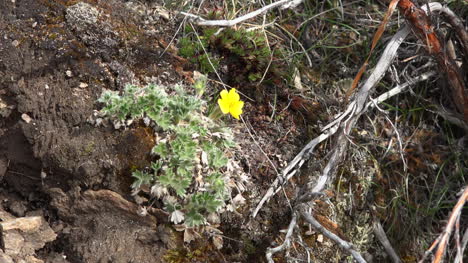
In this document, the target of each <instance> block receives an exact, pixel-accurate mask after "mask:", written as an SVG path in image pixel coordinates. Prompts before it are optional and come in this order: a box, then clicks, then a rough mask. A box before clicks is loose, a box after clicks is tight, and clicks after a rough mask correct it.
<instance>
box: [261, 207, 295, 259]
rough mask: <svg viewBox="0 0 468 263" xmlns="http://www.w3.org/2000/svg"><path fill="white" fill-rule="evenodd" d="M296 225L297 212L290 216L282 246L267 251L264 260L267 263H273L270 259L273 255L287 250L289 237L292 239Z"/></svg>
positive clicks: (289, 243) (289, 241)
mask: <svg viewBox="0 0 468 263" xmlns="http://www.w3.org/2000/svg"><path fill="white" fill-rule="evenodd" d="M296 224H297V212H294V213H293V215H292V219H291V222H290V223H289V227H288V231H287V232H286V237H285V238H284V242H283V244H281V245H279V246H277V247H274V248H268V249H267V252H266V258H267V260H268V263H274V261H273V258H272V256H273V254H274V253H278V252H279V251H282V250H284V249H288V248H289V247H290V246H291V237H292V234H293V233H294V228H295V227H296Z"/></svg>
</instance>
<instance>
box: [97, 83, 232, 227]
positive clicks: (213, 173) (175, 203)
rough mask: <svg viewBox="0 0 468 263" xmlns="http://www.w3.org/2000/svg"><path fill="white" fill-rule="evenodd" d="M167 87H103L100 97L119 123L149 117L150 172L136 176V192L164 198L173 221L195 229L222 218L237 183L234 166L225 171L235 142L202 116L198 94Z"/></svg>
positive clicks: (200, 89)
mask: <svg viewBox="0 0 468 263" xmlns="http://www.w3.org/2000/svg"><path fill="white" fill-rule="evenodd" d="M203 85H204V82H203V81H202V82H197V83H196V84H195V89H196V91H197V93H198V94H199V95H200V94H202V93H203V87H202V86H203ZM166 89H168V90H167V91H166V90H165V88H164V87H162V86H158V85H148V86H146V87H142V88H140V87H137V86H133V85H128V86H127V87H126V88H125V89H124V91H123V93H122V94H119V93H118V92H115V91H105V92H104V93H103V94H102V96H101V98H100V99H99V102H102V103H104V104H105V106H104V108H103V109H102V111H101V112H102V113H104V114H105V115H107V116H109V117H111V118H116V119H118V120H119V121H125V120H127V119H138V118H146V119H149V120H151V123H152V126H153V127H154V129H155V131H156V134H157V135H156V145H155V146H154V147H153V149H152V154H154V156H155V158H154V161H153V162H152V163H151V167H150V169H148V170H149V171H150V172H148V171H135V172H133V174H132V176H133V177H134V178H135V181H134V183H133V184H132V188H133V189H134V190H135V191H140V190H142V189H145V188H146V189H149V190H148V192H149V193H150V194H151V195H152V196H153V197H154V198H158V199H161V200H163V202H164V204H165V207H164V208H165V210H166V211H167V212H169V213H170V219H171V221H172V222H173V223H175V224H179V223H184V225H185V226H187V227H196V226H200V225H204V224H207V223H210V221H218V222H219V213H220V211H221V210H222V209H223V207H224V206H225V205H226V202H225V201H226V200H227V199H228V197H230V194H231V186H230V185H232V182H233V181H235V180H233V179H232V178H231V176H232V175H233V171H232V170H233V169H230V170H229V169H227V166H228V164H230V160H229V158H228V157H227V155H226V152H227V150H228V149H229V148H231V147H233V146H234V145H235V144H234V142H233V139H232V135H231V132H230V130H228V129H224V128H220V127H219V126H218V125H216V123H214V121H213V120H211V119H209V118H208V117H206V116H205V115H204V109H205V108H206V107H205V106H206V105H205V103H204V101H202V100H201V99H200V98H199V96H195V95H191V94H189V93H188V92H187V91H185V90H184V89H183V87H181V86H175V87H173V88H172V89H169V88H167V87H166ZM230 167H232V165H230ZM234 172H235V171H234ZM228 183H231V184H228ZM223 210H224V209H223ZM211 223H213V222H211Z"/></svg>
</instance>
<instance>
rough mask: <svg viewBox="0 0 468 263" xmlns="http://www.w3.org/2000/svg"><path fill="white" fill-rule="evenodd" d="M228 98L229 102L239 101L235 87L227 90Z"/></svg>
mask: <svg viewBox="0 0 468 263" xmlns="http://www.w3.org/2000/svg"><path fill="white" fill-rule="evenodd" d="M229 100H230V101H231V102H234V101H239V100H240V96H239V93H237V90H236V89H235V88H232V89H231V90H230V91H229Z"/></svg>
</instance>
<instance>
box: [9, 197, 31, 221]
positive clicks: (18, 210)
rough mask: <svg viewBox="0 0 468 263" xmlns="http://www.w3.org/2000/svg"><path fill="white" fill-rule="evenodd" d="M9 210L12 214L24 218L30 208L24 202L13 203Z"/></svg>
mask: <svg viewBox="0 0 468 263" xmlns="http://www.w3.org/2000/svg"><path fill="white" fill-rule="evenodd" d="M9 208H10V212H11V213H12V214H14V215H15V216H19V217H23V216H24V215H25V213H26V211H27V210H28V208H27V207H26V206H25V205H24V204H23V203H22V202H19V201H14V202H12V204H11V205H10V206H9Z"/></svg>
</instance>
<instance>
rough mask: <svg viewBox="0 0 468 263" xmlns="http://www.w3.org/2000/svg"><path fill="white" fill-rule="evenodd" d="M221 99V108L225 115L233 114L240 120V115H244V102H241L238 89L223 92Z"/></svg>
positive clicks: (219, 102)
mask: <svg viewBox="0 0 468 263" xmlns="http://www.w3.org/2000/svg"><path fill="white" fill-rule="evenodd" d="M220 95H221V99H218V104H219V107H220V108H221V111H222V112H223V113H224V114H228V113H231V115H232V117H234V118H236V119H238V120H239V115H241V114H242V107H244V102H243V101H241V100H240V96H239V94H238V93H237V91H236V89H231V90H230V91H229V92H228V91H227V90H223V91H221V94H220Z"/></svg>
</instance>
